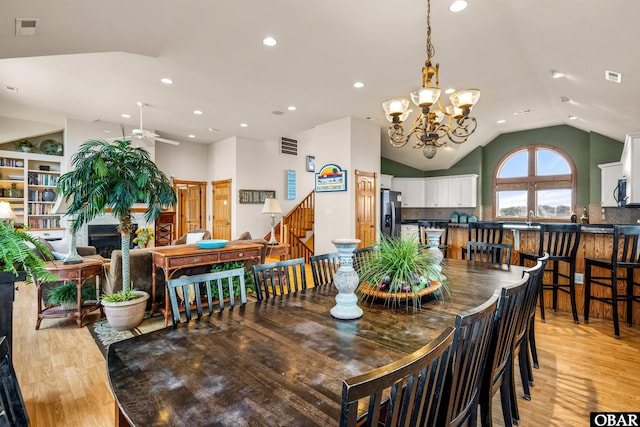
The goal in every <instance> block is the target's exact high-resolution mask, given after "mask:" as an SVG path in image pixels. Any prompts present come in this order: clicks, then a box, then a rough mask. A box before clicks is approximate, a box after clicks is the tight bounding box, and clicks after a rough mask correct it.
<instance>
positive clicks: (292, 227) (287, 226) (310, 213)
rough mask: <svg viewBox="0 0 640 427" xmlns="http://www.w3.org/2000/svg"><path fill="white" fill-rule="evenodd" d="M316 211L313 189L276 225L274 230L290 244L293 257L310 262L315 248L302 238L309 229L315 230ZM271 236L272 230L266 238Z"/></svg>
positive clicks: (281, 239)
mask: <svg viewBox="0 0 640 427" xmlns="http://www.w3.org/2000/svg"><path fill="white" fill-rule="evenodd" d="M314 212H315V191H311V192H310V193H309V194H307V196H306V197H305V198H304V199H302V200H301V201H300V202H299V203H298V204H297V205H296V206H294V207H293V209H291V210H290V211H289V212H288V213H287V214H286V215H284V216H283V217H282V221H281V222H280V223H279V224H278V225H277V226H276V228H275V230H274V232H275V233H276V235H280V241H282V242H283V243H288V244H289V253H290V256H291V258H304V259H305V262H309V258H310V257H311V256H313V248H310V247H308V246H307V245H306V244H305V243H304V241H303V240H302V239H303V238H305V237H306V236H307V232H308V231H311V230H313V221H314ZM280 224H282V226H281V225H280ZM270 238H271V232H269V234H267V236H266V237H265V239H267V240H268V239H270Z"/></svg>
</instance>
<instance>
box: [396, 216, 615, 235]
mask: <svg viewBox="0 0 640 427" xmlns="http://www.w3.org/2000/svg"><path fill="white" fill-rule="evenodd" d="M418 221H429V220H421V219H404V220H402V221H401V224H402V225H417V224H418ZM431 221H433V219H431ZM441 221H445V220H441ZM502 222H503V223H504V228H505V229H507V230H521V231H538V230H540V223H539V222H534V223H531V224H528V223H527V222H525V221H512V222H510V221H502ZM449 228H469V223H462V222H461V223H458V222H450V223H449ZM580 231H581V232H583V233H592V234H610V233H613V224H581V227H580Z"/></svg>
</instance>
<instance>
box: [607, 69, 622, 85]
mask: <svg viewBox="0 0 640 427" xmlns="http://www.w3.org/2000/svg"><path fill="white" fill-rule="evenodd" d="M604 78H605V80H609V81H610V82H614V83H622V73H617V72H615V71H609V70H607V71H605V72H604Z"/></svg>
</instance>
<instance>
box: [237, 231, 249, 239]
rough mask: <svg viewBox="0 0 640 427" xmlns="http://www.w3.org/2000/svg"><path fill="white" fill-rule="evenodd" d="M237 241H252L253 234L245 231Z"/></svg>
mask: <svg viewBox="0 0 640 427" xmlns="http://www.w3.org/2000/svg"><path fill="white" fill-rule="evenodd" d="M236 240H251V233H249V232H248V231H245V232H244V233H242V234H241V235H240V237H238V238H237V239H236Z"/></svg>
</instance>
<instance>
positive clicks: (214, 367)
mask: <svg viewBox="0 0 640 427" xmlns="http://www.w3.org/2000/svg"><path fill="white" fill-rule="evenodd" d="M443 267H444V272H445V275H446V277H447V283H448V287H449V289H450V290H449V293H447V292H443V295H442V297H441V298H438V299H431V300H429V301H424V302H423V303H422V307H421V309H420V310H414V309H413V307H412V306H411V304H409V306H408V307H387V306H384V304H382V303H381V302H377V301H370V300H367V301H360V302H359V305H360V307H361V308H362V309H363V311H364V314H363V316H362V317H361V318H359V319H356V320H339V319H335V318H333V317H332V316H331V314H330V313H329V311H330V309H331V307H333V305H335V296H336V295H337V290H336V289H335V286H332V285H324V286H319V287H315V288H309V289H306V290H302V291H299V292H296V293H292V294H288V295H282V296H276V297H273V298H269V299H266V300H262V301H257V302H249V303H247V304H245V305H242V306H236V307H234V308H233V309H230V310H229V309H225V310H223V311H221V312H214V313H213V314H212V315H209V316H207V315H205V316H203V317H202V319H200V320H191V321H190V322H186V323H185V322H183V323H179V324H177V325H174V326H169V327H167V328H163V329H159V330H156V331H154V332H151V333H148V334H144V335H140V336H136V337H133V338H130V339H127V340H124V341H120V342H116V343H113V344H111V346H110V347H109V351H108V356H107V365H108V366H107V369H108V376H109V381H110V385H111V389H112V391H113V394H114V397H115V401H116V412H117V418H118V417H119V419H121V420H122V421H126V422H127V423H129V424H130V425H132V426H145V427H146V426H209V425H219V426H226V425H229V426H329V425H337V424H338V420H339V417H340V411H341V402H342V382H343V380H344V379H346V378H349V377H352V376H354V375H358V374H362V373H365V372H368V371H370V370H372V369H374V368H377V367H380V366H383V365H386V364H388V363H390V362H393V361H396V360H398V359H400V358H402V357H403V356H406V355H407V354H410V353H412V352H413V351H415V350H417V349H419V348H420V347H422V346H424V345H426V344H427V343H429V342H430V341H431V340H433V339H434V338H436V337H437V336H438V335H439V334H440V333H441V332H442V331H443V330H444V328H445V327H447V326H453V325H454V322H455V317H456V314H459V313H462V312H464V311H466V310H469V309H472V308H475V307H477V306H478V305H480V304H482V303H483V302H485V301H486V300H487V299H489V298H490V297H491V296H492V295H493V294H494V292H496V290H499V289H500V288H502V287H503V286H505V285H510V284H514V283H515V282H517V281H518V279H520V278H521V277H522V274H523V267H519V266H514V265H511V266H505V265H493V264H481V263H475V262H471V261H463V260H455V259H445V260H444V261H443Z"/></svg>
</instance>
